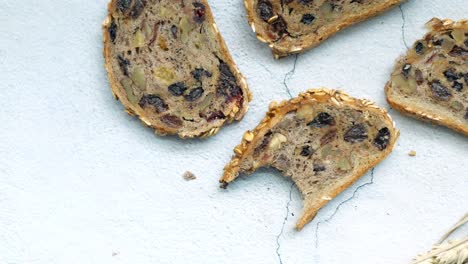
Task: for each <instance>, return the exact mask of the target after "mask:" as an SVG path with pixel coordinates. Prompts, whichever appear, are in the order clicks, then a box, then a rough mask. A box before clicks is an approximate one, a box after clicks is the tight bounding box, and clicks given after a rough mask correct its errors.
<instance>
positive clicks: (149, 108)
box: [104, 0, 251, 138]
mask: <svg viewBox="0 0 468 264" xmlns="http://www.w3.org/2000/svg"><path fill="white" fill-rule="evenodd" d="M104 57H105V61H106V69H107V72H108V77H109V81H110V84H111V87H112V91H113V93H114V95H115V96H116V98H117V99H119V100H120V101H121V102H122V104H123V105H124V106H125V108H126V109H127V112H129V113H130V114H134V115H137V116H139V118H140V119H141V120H142V121H143V122H144V123H145V124H146V125H148V126H151V127H153V128H154V129H155V130H156V132H157V133H158V134H161V135H172V134H176V135H179V136H180V137H183V138H185V137H198V136H200V137H203V136H210V135H213V134H215V133H216V132H217V131H218V130H219V128H220V127H221V126H223V125H224V124H226V123H229V122H231V121H233V120H240V119H241V118H242V117H243V116H244V114H245V112H246V111H247V108H248V103H249V101H250V100H251V94H250V91H249V90H248V88H247V84H246V82H245V79H244V78H243V77H242V75H241V74H240V72H239V70H238V69H237V67H236V65H235V64H234V62H233V61H232V58H231V56H230V55H229V52H228V50H227V48H226V45H225V43H224V41H223V39H222V37H221V35H220V33H219V32H218V30H217V28H216V25H215V22H214V19H213V15H212V13H211V10H210V7H209V6H208V3H207V2H206V0H178V1H171V0H112V1H111V2H110V4H109V15H108V18H107V19H106V21H105V23H104Z"/></svg>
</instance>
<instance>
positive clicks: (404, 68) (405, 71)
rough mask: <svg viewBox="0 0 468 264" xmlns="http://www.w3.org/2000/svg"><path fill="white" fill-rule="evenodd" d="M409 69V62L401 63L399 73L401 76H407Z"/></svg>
mask: <svg viewBox="0 0 468 264" xmlns="http://www.w3.org/2000/svg"><path fill="white" fill-rule="evenodd" d="M410 70H411V64H405V65H403V69H401V73H402V74H403V76H405V77H406V78H408V75H409V73H410Z"/></svg>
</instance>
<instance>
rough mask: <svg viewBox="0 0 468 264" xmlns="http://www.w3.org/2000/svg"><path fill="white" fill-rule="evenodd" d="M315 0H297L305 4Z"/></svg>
mask: <svg viewBox="0 0 468 264" xmlns="http://www.w3.org/2000/svg"><path fill="white" fill-rule="evenodd" d="M312 1H313V0H297V2H299V3H300V4H303V5H307V4H309V3H310V2H312Z"/></svg>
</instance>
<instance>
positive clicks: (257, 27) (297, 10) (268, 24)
mask: <svg viewBox="0 0 468 264" xmlns="http://www.w3.org/2000/svg"><path fill="white" fill-rule="evenodd" d="M401 2H402V0H344V1H335V0H313V1H312V0H244V4H245V8H246V10H247V18H248V20H249V24H250V26H251V28H252V30H253V31H254V32H255V33H256V34H257V38H258V39H259V40H260V41H262V42H265V43H267V44H268V46H270V48H271V49H272V51H273V55H274V56H275V58H280V57H284V56H288V55H290V54H295V53H301V52H303V51H305V50H307V49H310V48H313V47H315V46H317V45H319V44H320V43H321V42H322V41H324V40H326V39H327V38H329V37H330V36H332V35H334V34H335V33H337V32H338V31H340V30H341V29H343V28H346V27H348V26H350V25H353V24H356V23H358V22H361V21H363V20H366V19H367V18H369V17H372V16H375V15H377V14H379V13H381V12H384V11H385V10H387V9H389V8H391V7H393V6H395V5H398V4H399V3H401Z"/></svg>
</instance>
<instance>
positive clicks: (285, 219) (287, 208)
mask: <svg viewBox="0 0 468 264" xmlns="http://www.w3.org/2000/svg"><path fill="white" fill-rule="evenodd" d="M293 187H294V182H293V183H291V187H290V188H289V201H288V203H287V204H286V216H285V217H284V220H283V225H282V226H281V231H280V233H279V234H278V235H277V236H276V255H277V256H278V260H279V263H280V264H283V260H282V259H281V253H280V252H279V250H280V248H281V244H280V242H279V240H280V237H281V236H282V235H283V232H284V226H285V225H286V222H287V221H288V218H289V205H290V204H291V201H292V190H293Z"/></svg>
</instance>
